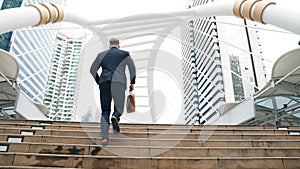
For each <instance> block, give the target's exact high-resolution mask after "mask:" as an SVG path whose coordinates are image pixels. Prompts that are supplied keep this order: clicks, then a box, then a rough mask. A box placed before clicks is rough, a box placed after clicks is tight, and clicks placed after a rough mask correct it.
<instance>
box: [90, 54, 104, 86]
mask: <svg viewBox="0 0 300 169" xmlns="http://www.w3.org/2000/svg"><path fill="white" fill-rule="evenodd" d="M101 60H102V59H100V55H98V56H97V57H96V59H95V60H94V62H93V64H92V66H91V68H90V73H91V74H92V76H93V78H94V79H95V81H96V83H97V84H98V83H99V79H100V77H99V75H98V73H97V71H98V69H99V68H100V63H101ZM98 85H99V84H98Z"/></svg>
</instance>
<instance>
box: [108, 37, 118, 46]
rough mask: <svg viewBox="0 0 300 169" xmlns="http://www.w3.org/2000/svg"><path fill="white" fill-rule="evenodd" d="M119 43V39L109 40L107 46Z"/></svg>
mask: <svg viewBox="0 0 300 169" xmlns="http://www.w3.org/2000/svg"><path fill="white" fill-rule="evenodd" d="M119 43H120V41H119V39H117V38H111V39H110V40H109V44H110V45H119Z"/></svg>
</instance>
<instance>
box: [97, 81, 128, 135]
mask: <svg viewBox="0 0 300 169" xmlns="http://www.w3.org/2000/svg"><path fill="white" fill-rule="evenodd" d="M99 88H100V102H101V110H102V114H101V136H102V138H103V139H108V130H109V116H110V111H111V102H112V100H113V101H114V112H113V116H116V117H117V119H118V120H120V117H121V115H122V113H123V110H124V102H125V90H126V86H125V85H124V84H122V83H118V82H115V83H111V82H106V83H102V84H100V85H99Z"/></svg>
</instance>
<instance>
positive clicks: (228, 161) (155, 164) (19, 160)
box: [0, 152, 300, 169]
mask: <svg viewBox="0 0 300 169" xmlns="http://www.w3.org/2000/svg"><path fill="white" fill-rule="evenodd" d="M0 158H1V159H3V160H1V161H0V166H9V165H13V166H39V167H45V166H46V167H69V168H89V169H107V168H130V169H140V168H143V169H148V168H149V169H150V168H151V169H152V168H159V169H170V168H172V169H182V168H189V169H199V168H200V167H201V169H212V168H213V169H232V168H253V169H262V168H264V169H268V168H272V169H289V168H294V169H296V168H300V157H224V158H223V157H218V158H215V157H206V158H203V157H192V158H191V157H188V158H187V157H115V156H105V157H100V156H89V155H57V154H36V153H9V152H8V153H0Z"/></svg>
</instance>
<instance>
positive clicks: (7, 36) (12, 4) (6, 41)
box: [0, 0, 23, 51]
mask: <svg viewBox="0 0 300 169" xmlns="http://www.w3.org/2000/svg"><path fill="white" fill-rule="evenodd" d="M22 1H23V0H0V9H1V10H4V9H9V8H16V7H20V6H21V4H22ZM12 34H13V32H7V33H3V34H1V35H0V49H3V50H5V51H9V49H10V45H11V38H12Z"/></svg>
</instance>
